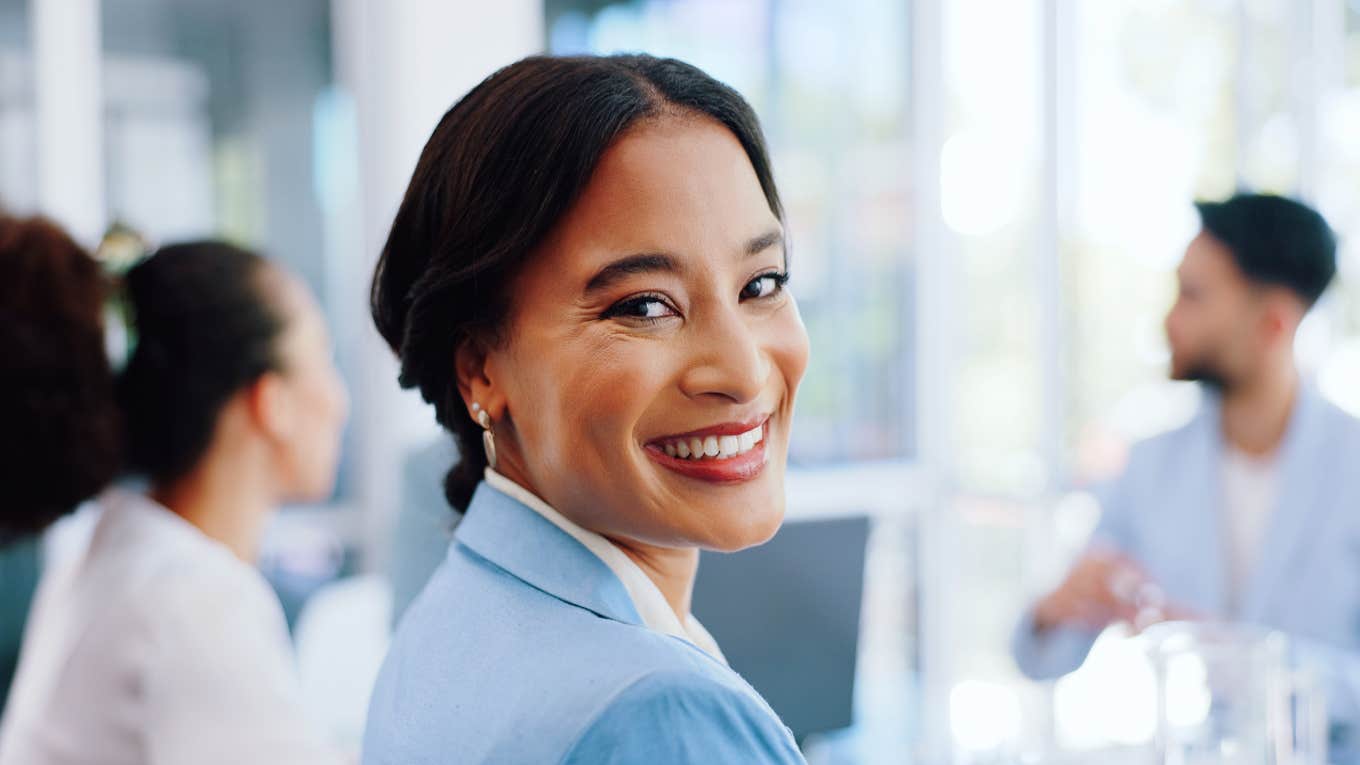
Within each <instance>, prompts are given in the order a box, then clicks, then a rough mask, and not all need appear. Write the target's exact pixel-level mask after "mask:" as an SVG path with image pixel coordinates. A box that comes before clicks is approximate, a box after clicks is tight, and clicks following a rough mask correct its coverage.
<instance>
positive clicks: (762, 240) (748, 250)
mask: <svg viewBox="0 0 1360 765" xmlns="http://www.w3.org/2000/svg"><path fill="white" fill-rule="evenodd" d="M783 242H784V232H783V231H781V230H779V229H771V230H770V231H767V232H765V233H763V234H761V235H760V236H757V237H754V238H752V239H751V240H749V241H748V242H747V243H746V246H745V247H744V248H743V250H744V251H743V253H742V255H744V256H746V257H750V256H752V255H759V254H760V253H762V252H765V251H766V250H768V249H770V248H771V247H775V246H778V245H780V244H782V243H783ZM680 270H681V268H680V261H679V259H677V258H676V257H675V256H674V255H671V254H669V253H664V252H640V253H636V254H633V255H626V256H624V257H622V258H619V259H618V260H615V261H613V262H611V263H608V264H606V265H605V266H604V267H603V268H601V269H600V270H599V271H597V272H596V273H595V275H594V276H592V277H590V281H588V282H586V290H585V291H586V294H587V295H591V294H593V293H596V292H600V291H602V290H605V289H608V288H609V287H611V286H613V285H614V284H616V283H617V282H618V281H619V280H621V279H624V278H626V277H629V276H633V275H636V274H648V273H669V274H673V273H679V272H680Z"/></svg>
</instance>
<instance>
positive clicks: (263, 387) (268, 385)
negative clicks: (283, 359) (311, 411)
mask: <svg viewBox="0 0 1360 765" xmlns="http://www.w3.org/2000/svg"><path fill="white" fill-rule="evenodd" d="M244 395H245V398H246V408H247V410H248V411H249V412H250V416H251V419H252V420H254V421H255V424H256V427H258V428H260V430H262V431H263V432H264V433H265V434H266V435H267V436H269V438H270V439H271V440H274V441H288V440H289V439H291V438H292V437H293V434H294V433H295V432H297V427H298V421H297V420H298V417H299V413H298V408H297V407H296V406H292V405H291V404H290V402H289V400H288V391H287V389H286V386H285V385H284V383H283V379H282V378H281V377H280V376H279V375H278V373H276V372H266V373H265V374H263V375H261V376H260V379H258V380H256V381H255V383H254V384H253V385H251V386H250V387H248V388H246V389H245V391H244Z"/></svg>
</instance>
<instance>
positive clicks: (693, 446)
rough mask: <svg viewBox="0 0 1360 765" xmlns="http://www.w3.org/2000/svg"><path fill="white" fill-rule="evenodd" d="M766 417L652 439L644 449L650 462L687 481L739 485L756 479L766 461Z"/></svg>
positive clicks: (768, 422)
mask: <svg viewBox="0 0 1360 765" xmlns="http://www.w3.org/2000/svg"><path fill="white" fill-rule="evenodd" d="M770 420H771V418H770V417H769V416H768V415H764V416H761V417H759V418H756V419H755V420H748V421H745V422H726V423H722V424H719V425H713V426H710V427H707V428H702V429H699V430H693V431H689V432H687V433H681V434H678V435H671V436H664V437H662V438H657V439H653V440H651V441H649V442H647V444H646V445H645V446H644V450H645V451H646V452H647V456H648V457H650V458H651V459H652V461H653V462H655V463H657V464H658V465H661V466H662V467H664V468H667V469H668V470H672V471H674V472H676V473H679V474H680V475H683V476H685V477H687V478H694V479H698V480H700V481H707V482H709V483H741V482H744V481H749V480H751V479H753V478H755V477H756V476H759V475H760V474H761V472H762V471H763V470H764V469H765V464H766V462H767V461H768V457H767V454H766V451H765V443H766V438H767V436H768V429H769V426H770Z"/></svg>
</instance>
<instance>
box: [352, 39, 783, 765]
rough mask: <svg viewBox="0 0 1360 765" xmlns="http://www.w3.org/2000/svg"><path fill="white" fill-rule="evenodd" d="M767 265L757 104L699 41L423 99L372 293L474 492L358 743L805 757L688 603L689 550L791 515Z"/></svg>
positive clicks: (403, 748)
mask: <svg viewBox="0 0 1360 765" xmlns="http://www.w3.org/2000/svg"><path fill="white" fill-rule="evenodd" d="M788 280H789V273H788V257H787V251H786V247H785V241H784V236H783V221H782V208H781V206H780V202H779V196H778V193H777V191H776V190H775V185H774V180H773V177H772V174H771V171H770V162H769V158H768V157H767V155H766V151H765V143H764V138H763V136H762V135H761V132H760V128H759V125H758V123H757V121H756V118H755V115H754V113H753V112H752V111H751V109H750V107H749V106H748V105H747V104H746V102H745V101H744V100H743V99H742V98H741V96H740V95H738V94H737V93H736V92H735V91H733V90H732V89H730V88H728V87H726V86H725V85H722V84H721V83H719V82H717V81H715V80H713V79H712V78H710V77H708V76H707V75H705V74H704V73H703V72H701V71H699V70H698V69H695V68H694V67H691V66H689V65H687V64H684V63H681V62H678V61H674V60H670V59H657V58H652V57H648V56H617V57H607V58H596V57H578V58H547V57H535V58H530V59H525V60H523V61H520V62H519V63H516V64H514V65H511V66H509V67H507V68H505V69H503V70H501V71H499V72H497V73H496V74H494V75H492V76H491V77H490V78H488V79H487V80H486V81H484V82H483V83H482V84H481V85H479V86H477V87H476V88H474V89H473V90H472V92H471V93H469V94H468V95H467V96H466V97H465V98H464V99H463V100H461V101H460V102H459V103H457V104H456V105H455V106H454V107H453V108H452V109H451V110H450V111H449V112H448V113H447V114H446V115H445V116H444V118H443V119H442V120H441V122H440V124H439V125H438V126H437V127H436V128H435V131H434V134H433V135H432V137H431V138H430V141H429V143H428V144H427V145H426V147H425V151H424V153H423V155H422V156H421V159H420V162H419V164H418V166H417V168H416V171H415V174H414V177H413V178H412V180H411V185H410V187H409V189H408V190H407V194H406V198H405V200H404V201H403V203H402V205H401V208H400V209H399V211H398V213H397V216H396V219H395V221H394V223H393V226H392V232H391V235H390V237H389V239H388V242H387V246H386V247H385V248H384V251H383V254H382V258H381V260H380V262H379V265H378V270H377V273H376V275H375V277H374V284H373V314H374V318H375V320H376V322H377V324H378V327H379V329H380V331H381V332H382V333H383V336H384V337H385V338H386V339H387V340H388V342H389V343H390V344H391V345H392V347H393V349H394V350H396V351H397V353H398V355H399V356H400V358H401V369H402V372H401V375H402V376H401V380H402V382H403V384H405V385H408V386H413V387H419V389H420V390H421V393H422V394H423V395H424V397H425V399H426V400H427V401H429V402H431V403H432V404H434V406H435V411H436V416H437V417H438V419H439V421H440V423H441V424H442V425H443V426H444V427H445V428H446V429H448V430H449V431H450V432H451V433H452V434H453V436H454V437H455V438H456V440H457V441H458V445H459V447H460V453H461V455H462V458H461V459H462V461H461V462H460V463H459V464H458V465H457V466H455V467H454V469H453V471H452V472H451V473H450V474H449V477H448V479H447V481H446V483H445V489H446V494H447V495H448V498H449V500H450V502H451V503H452V504H453V505H454V507H455V508H457V509H459V510H464V511H465V512H466V517H465V519H464V520H463V522H462V523H461V524H460V526H459V529H458V532H457V538H456V540H455V542H454V544H453V547H452V549H451V550H450V553H449V557H448V558H447V559H446V561H445V563H444V564H443V565H442V566H441V568H440V569H439V570H438V571H437V572H436V574H435V575H434V577H433V578H432V580H431V582H430V584H429V585H428V586H427V587H426V589H425V592H424V593H423V594H422V595H421V597H420V598H419V599H418V600H417V601H416V602H415V604H414V605H413V606H412V608H411V610H410V611H409V612H408V614H407V616H406V618H405V619H404V620H403V622H402V625H401V627H400V629H399V630H398V633H397V635H396V637H395V639H394V642H393V648H392V653H391V655H389V657H388V659H387V662H386V664H385V666H384V669H383V672H382V675H381V677H380V679H379V682H378V685H377V689H376V691H375V695H374V699H373V703H372V707H371V709H370V717H369V729H368V732H367V735H366V740H365V761H366V762H373V763H387V762H391V763H397V762H403V763H404V762H427V761H429V762H433V761H440V762H445V761H450V760H453V761H458V762H482V761H516V762H624V761H627V762H633V761H646V762H700V761H702V762H777V763H785V762H801V760H802V758H801V756H800V755H799V754H798V751H797V747H796V746H795V744H794V742H793V741H792V738H791V737H790V735H789V733H788V731H787V729H786V728H785V727H784V726H783V725H782V724H781V723H780V722H779V720H778V718H777V717H776V716H775V715H774V713H773V712H771V711H770V709H769V707H768V706H767V705H766V704H765V703H764V701H763V700H761V699H760V697H759V696H758V695H757V694H756V693H755V692H754V691H753V690H751V688H750V687H749V686H748V685H747V684H746V683H744V682H743V681H742V680H741V678H740V677H738V676H737V675H736V674H734V673H733V672H732V671H731V670H730V669H729V668H728V667H727V666H726V663H725V661H724V660H723V658H722V653H721V651H720V650H719V648H718V646H717V645H716V643H714V641H713V639H712V637H711V636H709V635H708V633H707V632H706V631H705V630H704V629H703V627H702V626H701V625H700V624H699V623H698V622H697V621H696V620H695V619H694V618H693V616H691V615H690V612H689V609H690V593H691V590H692V586H693V581H694V576H695V571H696V568H697V565H698V554H699V550H700V549H716V550H737V549H741V548H744V547H749V546H751V545H755V544H759V543H761V542H763V541H765V540H767V539H769V538H770V537H771V536H772V535H773V534H774V533H775V531H776V530H777V529H778V527H779V524H780V522H781V520H782V518H783V512H784V486H783V483H784V468H785V462H786V458H787V451H788V444H789V425H790V422H791V421H792V414H793V403H794V396H795V393H796V391H797V388H798V383H799V381H800V380H801V378H802V376H803V371H804V369H805V367H806V365H807V358H808V341H807V335H806V333H805V331H804V329H803V325H802V321H801V319H800V318H799V315H798V310H797V306H796V304H795V302H794V300H793V297H792V295H791V294H790V293H789V292H787V291H786V289H785V288H786V285H787V283H788ZM545 683H546V686H545Z"/></svg>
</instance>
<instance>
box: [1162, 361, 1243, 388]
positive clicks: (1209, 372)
mask: <svg viewBox="0 0 1360 765" xmlns="http://www.w3.org/2000/svg"><path fill="white" fill-rule="evenodd" d="M1171 379H1173V380H1180V381H1182V382H1196V383H1199V384H1201V385H1203V386H1205V387H1207V388H1209V389H1210V390H1212V391H1214V392H1216V393H1219V394H1227V393H1228V392H1230V391H1231V390H1232V387H1233V383H1232V380H1231V379H1229V377H1228V375H1225V374H1223V373H1222V372H1221V371H1220V370H1219V369H1217V368H1216V367H1215V366H1214V365H1213V364H1212V363H1209V362H1198V363H1196V364H1192V365H1190V366H1188V367H1186V369H1185V371H1184V372H1182V373H1179V374H1172V375H1171Z"/></svg>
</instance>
